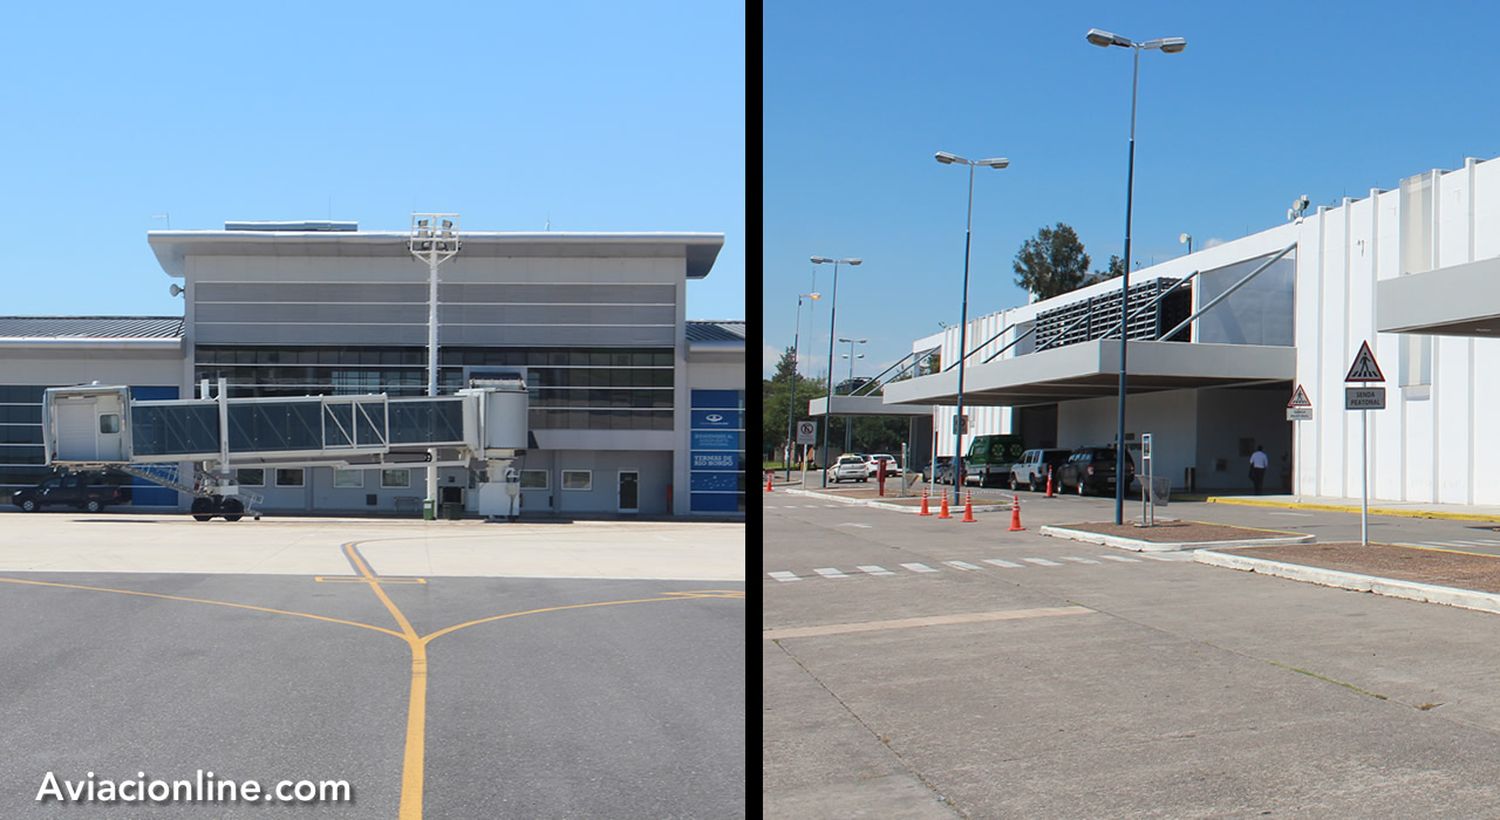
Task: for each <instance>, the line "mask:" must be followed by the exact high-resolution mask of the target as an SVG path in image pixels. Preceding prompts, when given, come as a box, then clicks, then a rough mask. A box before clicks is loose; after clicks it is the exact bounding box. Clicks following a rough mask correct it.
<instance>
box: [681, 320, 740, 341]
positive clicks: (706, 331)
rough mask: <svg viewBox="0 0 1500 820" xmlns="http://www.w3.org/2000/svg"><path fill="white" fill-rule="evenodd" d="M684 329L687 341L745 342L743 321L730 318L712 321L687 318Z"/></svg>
mask: <svg viewBox="0 0 1500 820" xmlns="http://www.w3.org/2000/svg"><path fill="white" fill-rule="evenodd" d="M686 330H687V340H688V341H689V342H726V343H732V344H744V343H745V323H744V321H733V320H730V321H722V322H714V321H693V320H689V321H688V322H687V328H686Z"/></svg>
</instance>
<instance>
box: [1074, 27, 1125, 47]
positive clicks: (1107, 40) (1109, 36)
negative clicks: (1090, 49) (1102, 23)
mask: <svg viewBox="0 0 1500 820" xmlns="http://www.w3.org/2000/svg"><path fill="white" fill-rule="evenodd" d="M1084 38H1085V39H1087V40H1088V41H1089V42H1090V43H1093V44H1094V45H1096V46H1099V47H1100V48H1109V47H1110V46H1133V45H1135V43H1132V42H1130V40H1128V39H1126V38H1124V37H1121V36H1120V35H1118V34H1115V33H1113V32H1109V31H1105V30H1104V29H1098V28H1091V29H1089V33H1088V34H1086V35H1084Z"/></svg>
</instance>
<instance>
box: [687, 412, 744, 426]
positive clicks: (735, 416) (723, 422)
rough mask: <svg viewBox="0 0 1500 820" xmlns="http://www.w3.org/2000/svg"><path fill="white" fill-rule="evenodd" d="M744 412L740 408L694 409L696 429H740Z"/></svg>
mask: <svg viewBox="0 0 1500 820" xmlns="http://www.w3.org/2000/svg"><path fill="white" fill-rule="evenodd" d="M743 418H744V414H742V413H740V412H739V411H738V410H694V411H693V429H694V430H739V429H741V428H743V427H744V424H743Z"/></svg>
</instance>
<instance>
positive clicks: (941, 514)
mask: <svg viewBox="0 0 1500 820" xmlns="http://www.w3.org/2000/svg"><path fill="white" fill-rule="evenodd" d="M937 517H938V518H952V517H953V516H951V515H949V514H948V494H947V493H943V504H942V506H941V507H938V515H937Z"/></svg>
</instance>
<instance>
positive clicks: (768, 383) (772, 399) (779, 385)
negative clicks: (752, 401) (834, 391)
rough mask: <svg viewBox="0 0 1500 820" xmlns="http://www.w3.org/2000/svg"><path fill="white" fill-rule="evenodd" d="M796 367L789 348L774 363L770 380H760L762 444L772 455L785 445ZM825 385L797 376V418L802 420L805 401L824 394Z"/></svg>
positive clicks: (825, 390) (815, 380)
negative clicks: (774, 370)
mask: <svg viewBox="0 0 1500 820" xmlns="http://www.w3.org/2000/svg"><path fill="white" fill-rule="evenodd" d="M796 367H797V364H796V356H795V354H794V352H793V351H792V348H791V347H790V346H788V347H787V349H786V350H785V351H783V352H782V354H781V359H780V361H778V362H777V363H776V373H775V376H774V377H773V378H770V379H762V380H761V399H762V403H761V442H762V444H763V446H764V447H765V448H766V449H767V450H769V451H772V452H775V453H780V452H782V447H783V446H784V445H785V443H786V431H787V405H788V404H789V403H790V402H791V399H792V395H791V392H792V381H791V378H792V373H793V372H794V371H795V369H796ZM827 393H828V390H827V386H826V385H825V384H824V383H823V381H821V380H819V379H810V378H808V377H806V376H803V375H801V374H798V375H797V403H796V407H795V408H793V409H794V411H795V417H796V418H797V419H799V420H800V419H805V418H807V417H808V415H807V402H808V401H809V400H811V399H816V398H821V397H823V396H824V395H827Z"/></svg>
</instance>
